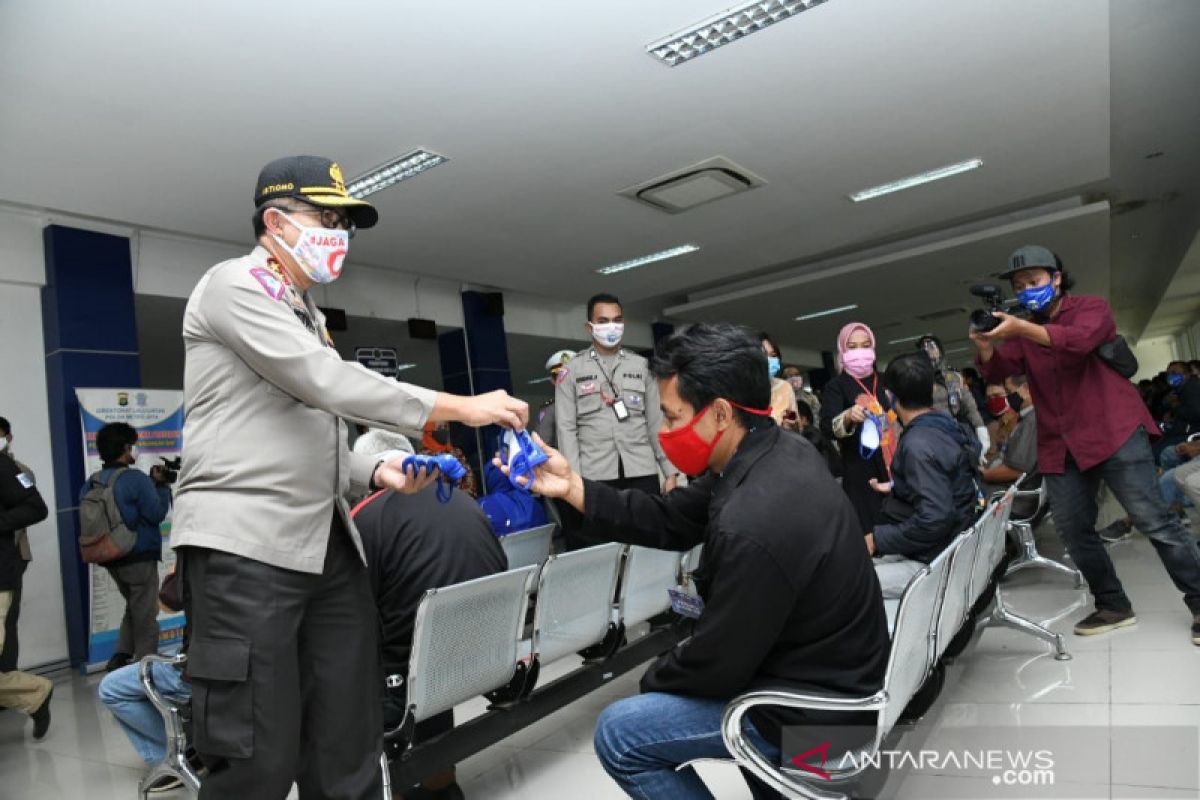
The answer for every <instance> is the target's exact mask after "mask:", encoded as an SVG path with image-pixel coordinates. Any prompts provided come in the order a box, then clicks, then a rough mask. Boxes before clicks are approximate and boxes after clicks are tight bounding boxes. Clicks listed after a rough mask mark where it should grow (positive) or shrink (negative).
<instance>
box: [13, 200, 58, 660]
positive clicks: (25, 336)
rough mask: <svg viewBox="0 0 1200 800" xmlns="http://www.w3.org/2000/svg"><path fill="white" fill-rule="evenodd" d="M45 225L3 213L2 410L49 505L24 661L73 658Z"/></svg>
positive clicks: (32, 580) (28, 581)
mask: <svg viewBox="0 0 1200 800" xmlns="http://www.w3.org/2000/svg"><path fill="white" fill-rule="evenodd" d="M43 224H44V223H43V220H41V219H40V218H38V217H36V216H33V215H28V214H11V213H5V212H4V211H0V341H2V342H4V356H3V359H0V416H4V417H7V418H8V420H9V422H11V423H12V426H13V453H14V454H15V455H16V456H17V458H19V459H20V460H21V461H22V462H23V463H25V464H26V465H27V466H28V467H29V468H30V469H32V470H33V472H34V473H35V474H36V475H37V480H38V491H39V492H41V494H42V498H43V499H44V500H45V501H46V505H47V506H49V508H50V516H49V517H48V518H47V519H46V521H45V522H42V523H40V524H38V525H35V526H34V527H33V528H31V529H30V531H29V543H30V546H31V548H32V550H33V561H32V563H30V565H29V569H28V571H27V572H26V573H25V593H24V599H23V600H22V602H21V624H20V639H21V664H20V665H21V666H31V665H39V664H48V663H50V662H54V661H62V660H66V658H67V629H66V617H65V616H64V612H63V593H62V575H61V573H60V572H59V560H58V527H57V525H56V524H55V517H54V508H55V505H56V503H55V495H54V468H53V463H52V454H51V452H50V418H49V410H48V407H47V402H46V358H45V349H44V347H43V339H42V301H41V286H42V284H44V282H45V259H44V257H43V252H42V226H43Z"/></svg>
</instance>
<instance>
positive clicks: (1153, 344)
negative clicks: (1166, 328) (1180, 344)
mask: <svg viewBox="0 0 1200 800" xmlns="http://www.w3.org/2000/svg"><path fill="white" fill-rule="evenodd" d="M1133 354H1134V355H1135V356H1137V360H1138V373H1137V374H1136V375H1134V376H1133V380H1135V381H1140V380H1142V379H1143V378H1153V377H1154V376H1155V375H1157V374H1158V373H1160V372H1162V371H1163V370H1165V369H1166V368H1167V364H1169V363H1171V362H1172V361H1174V360H1175V359H1176V358H1180V357H1183V358H1186V355H1183V356H1181V355H1180V354H1179V353H1178V351H1177V344H1176V340H1175V337H1173V336H1160V337H1157V338H1154V339H1143V340H1142V341H1140V342H1138V343H1137V344H1136V345H1135V346H1134V348H1133Z"/></svg>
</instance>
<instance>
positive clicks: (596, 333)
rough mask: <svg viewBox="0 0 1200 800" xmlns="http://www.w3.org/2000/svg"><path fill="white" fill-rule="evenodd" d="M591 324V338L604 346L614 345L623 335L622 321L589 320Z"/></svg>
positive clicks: (619, 341) (617, 343)
mask: <svg viewBox="0 0 1200 800" xmlns="http://www.w3.org/2000/svg"><path fill="white" fill-rule="evenodd" d="M588 324H589V325H591V326H592V338H593V339H595V340H596V341H597V342H599V343H600V344H602V345H604V346H605V347H616V346H617V345H619V344H620V343H621V337H622V336H624V335H625V323H624V322H589V323H588Z"/></svg>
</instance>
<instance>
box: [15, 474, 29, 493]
mask: <svg viewBox="0 0 1200 800" xmlns="http://www.w3.org/2000/svg"><path fill="white" fill-rule="evenodd" d="M17 483H19V484H21V486H23V487H25V488H26V489H32V488H33V478H31V477H29V475H28V474H27V473H24V472H22V473H20V474H19V475H17Z"/></svg>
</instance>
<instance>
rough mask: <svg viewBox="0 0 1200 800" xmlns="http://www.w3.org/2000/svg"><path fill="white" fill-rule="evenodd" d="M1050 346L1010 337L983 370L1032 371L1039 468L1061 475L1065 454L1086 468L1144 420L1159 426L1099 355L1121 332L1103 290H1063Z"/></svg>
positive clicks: (999, 375) (986, 373) (994, 376)
mask: <svg viewBox="0 0 1200 800" xmlns="http://www.w3.org/2000/svg"><path fill="white" fill-rule="evenodd" d="M1045 328H1046V333H1047V334H1049V336H1050V341H1051V343H1052V346H1050V347H1043V346H1042V345H1040V344H1037V343H1035V342H1031V341H1030V340H1028V339H1025V338H1023V337H1022V338H1018V339H1015V340H1012V341H1006V342H1004V343H1002V344H1001V345H999V346H998V347H997V348H996V354H995V355H994V356H992V360H991V361H989V362H987V363H986V364H985V363H983V362H982V361H979V370H980V374H982V375H983V377H984V380H986V381H987V382H988V383H1001V382H1002V381H1003V380H1004V379H1005V378H1007V377H1009V376H1012V375H1024V376H1026V378H1028V379H1029V390H1030V393H1031V394H1032V395H1033V403H1034V406H1036V407H1037V415H1038V430H1037V433H1038V471H1039V472H1042V473H1045V474H1050V475H1059V474H1062V473H1063V471H1064V465H1065V463H1066V459H1067V454H1068V453H1070V455H1071V456H1072V457H1073V458H1074V459H1075V463H1076V464H1077V465H1078V466H1079V469H1081V470H1088V469H1091V468H1092V467H1094V466H1096V465H1097V464H1099V463H1101V462H1102V461H1105V460H1107V459H1108V458H1109V457H1110V456H1112V455H1113V454H1114V453H1116V452H1117V450H1119V449H1120V448H1121V446H1122V445H1124V444H1125V442H1127V441H1128V440H1129V437H1130V436H1132V435H1133V433H1134V432H1135V431H1136V430H1137V429H1138V428H1139V427H1143V428H1145V429H1146V432H1147V433H1149V434H1150V435H1151V436H1158V435H1160V432H1159V430H1158V426H1157V425H1156V424H1155V423H1154V418H1153V417H1151V416H1150V411H1149V409H1147V408H1146V404H1145V403H1143V402H1142V398H1141V396H1140V395H1139V394H1138V391H1137V388H1136V387H1135V386H1134V385H1133V384H1132V383H1130V382H1129V381H1128V380H1126V379H1125V378H1122V377H1121V376H1120V375H1118V374H1117V373H1116V371H1115V370H1113V368H1112V367H1110V366H1108V365H1107V364H1105V363H1104V362H1103V361H1101V360H1100V357H1099V356H1097V355H1096V354H1095V350H1096V348H1097V347H1099V346H1100V345H1102V344H1104V343H1105V342H1110V341H1112V340H1113V338H1114V337H1115V336H1116V335H1117V324H1116V322H1115V321H1113V315H1112V310H1111V309H1110V308H1109V307H1108V303H1107V302H1106V301H1105V300H1104V299H1103V298H1101V297H1096V296H1094V295H1070V294H1069V295H1066V296H1065V297H1064V298H1063V300H1062V302H1061V303H1060V304H1059V311H1058V314H1056V315H1055V316H1054V317H1053V318H1052V319H1051V320H1050V321H1049V322H1048V323H1046V325H1045Z"/></svg>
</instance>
